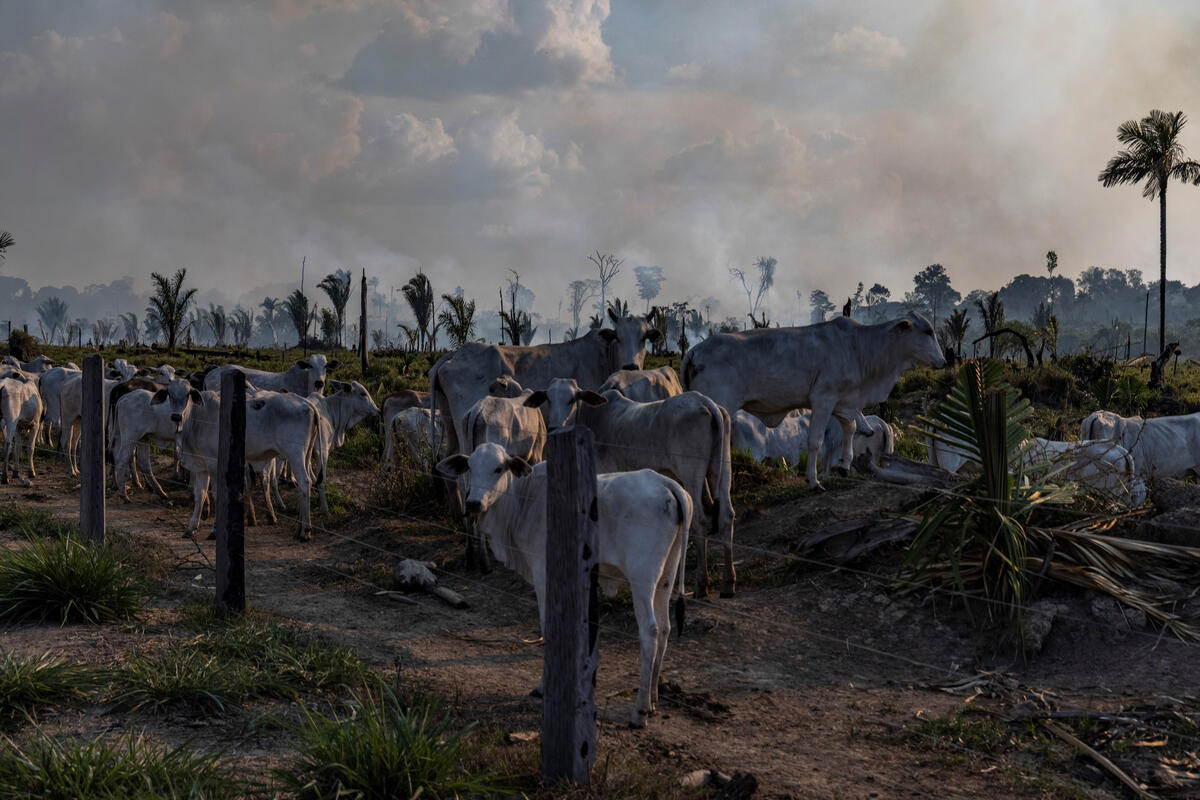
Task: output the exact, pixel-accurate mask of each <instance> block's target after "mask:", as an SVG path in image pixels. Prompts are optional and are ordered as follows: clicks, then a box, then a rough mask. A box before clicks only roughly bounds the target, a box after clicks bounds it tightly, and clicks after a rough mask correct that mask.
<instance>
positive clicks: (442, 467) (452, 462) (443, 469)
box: [433, 453, 471, 478]
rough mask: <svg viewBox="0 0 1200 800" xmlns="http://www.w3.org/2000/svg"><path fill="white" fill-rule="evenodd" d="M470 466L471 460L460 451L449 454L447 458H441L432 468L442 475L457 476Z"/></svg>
mask: <svg viewBox="0 0 1200 800" xmlns="http://www.w3.org/2000/svg"><path fill="white" fill-rule="evenodd" d="M470 468H471V460H470V459H469V458H467V457H466V456H464V455H463V454H462V453H458V454H457V455H453V456H450V457H449V458H443V459H442V460H441V461H439V462H438V463H437V466H436V467H434V468H433V469H434V471H435V472H438V473H440V474H442V475H449V476H450V477H453V478H457V477H458V476H459V475H462V474H463V473H464V472H466V471H467V470H469V469H470Z"/></svg>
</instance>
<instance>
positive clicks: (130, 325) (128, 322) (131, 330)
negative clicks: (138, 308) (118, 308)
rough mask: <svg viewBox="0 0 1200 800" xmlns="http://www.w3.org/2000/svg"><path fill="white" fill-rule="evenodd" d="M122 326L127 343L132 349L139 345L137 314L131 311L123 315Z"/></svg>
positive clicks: (121, 317)
mask: <svg viewBox="0 0 1200 800" xmlns="http://www.w3.org/2000/svg"><path fill="white" fill-rule="evenodd" d="M120 319H121V325H122V326H123V327H124V328H125V341H126V343H128V344H129V346H130V347H137V345H138V319H137V314H135V313H133V312H132V311H130V312H129V313H127V314H121V315H120Z"/></svg>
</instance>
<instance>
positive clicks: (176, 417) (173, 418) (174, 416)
mask: <svg viewBox="0 0 1200 800" xmlns="http://www.w3.org/2000/svg"><path fill="white" fill-rule="evenodd" d="M171 422H183V414H180V413H175V414H172V415H171Z"/></svg>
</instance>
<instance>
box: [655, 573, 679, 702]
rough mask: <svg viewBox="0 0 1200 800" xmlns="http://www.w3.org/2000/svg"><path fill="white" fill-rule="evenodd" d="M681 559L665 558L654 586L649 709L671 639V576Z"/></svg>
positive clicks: (656, 690)
mask: <svg viewBox="0 0 1200 800" xmlns="http://www.w3.org/2000/svg"><path fill="white" fill-rule="evenodd" d="M682 560H683V558H682V554H681V555H680V556H679V557H677V558H675V559H670V558H669V559H667V566H666V569H664V570H663V576H662V578H660V579H659V581H658V585H657V586H655V587H654V618H655V620H657V621H658V641H657V645H658V646H657V649H656V650H655V652H654V672H653V674H651V676H650V710H651V711H653V710H655V709H656V708H657V707H658V682H659V677H660V676H661V674H662V665H663V659H664V658H666V655H667V642H669V641H670V639H671V589H672V587H673V585H674V581H673V580H672V578H671V576H672V575H674V574H675V571H676V569H678V564H677V563H676V562H680V561H682ZM679 588H680V589H682V588H683V587H682V586H681V587H679Z"/></svg>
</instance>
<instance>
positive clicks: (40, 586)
mask: <svg viewBox="0 0 1200 800" xmlns="http://www.w3.org/2000/svg"><path fill="white" fill-rule="evenodd" d="M148 594H149V585H148V584H147V582H146V581H145V579H144V578H143V577H142V576H141V575H140V574H139V573H138V571H137V570H136V569H134V568H133V567H132V566H131V565H130V564H129V563H128V560H127V558H126V557H125V555H124V553H123V548H119V547H118V546H115V545H113V544H111V543H106V544H104V545H102V546H92V545H88V544H85V543H83V542H81V541H79V540H78V539H76V538H73V537H65V538H59V539H34V540H32V541H30V542H29V543H28V544H26V545H24V546H23V547H21V548H19V549H17V550H11V551H8V552H6V553H4V554H3V555H2V556H0V622H6V623H14V622H45V621H53V622H57V623H59V624H62V625H66V624H68V623H90V624H99V623H101V622H108V621H111V620H129V619H135V618H137V617H138V616H139V615H140V614H141V612H142V610H143V609H144V608H145V604H146V599H147V596H148Z"/></svg>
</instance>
